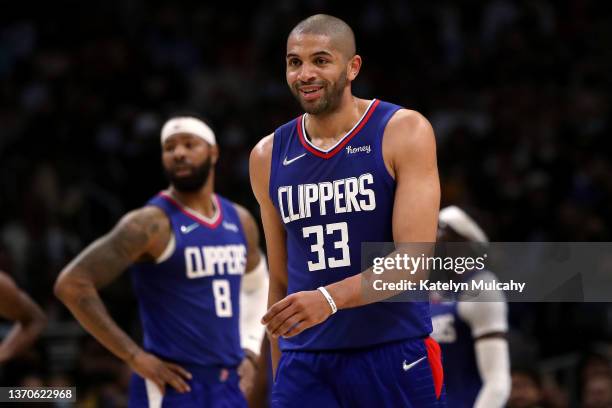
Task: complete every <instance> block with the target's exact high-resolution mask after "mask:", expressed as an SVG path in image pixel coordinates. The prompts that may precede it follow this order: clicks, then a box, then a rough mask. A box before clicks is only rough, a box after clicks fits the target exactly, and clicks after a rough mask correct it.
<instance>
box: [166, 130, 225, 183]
mask: <svg viewBox="0 0 612 408" xmlns="http://www.w3.org/2000/svg"><path fill="white" fill-rule="evenodd" d="M216 161H217V149H216V146H211V145H209V144H208V143H206V142H205V141H204V140H202V139H201V138H199V137H196V136H193V135H190V134H187V133H179V134H176V135H172V136H170V137H169V138H168V139H167V140H166V141H165V142H164V145H163V147H162V164H163V166H164V172H165V174H166V177H167V178H168V180H169V181H170V183H172V185H173V186H174V187H175V188H176V189H177V190H178V191H185V192H189V191H196V190H199V189H200V188H201V187H202V186H203V185H204V184H205V183H206V181H207V180H208V177H209V175H210V170H211V168H212V166H213V165H214V164H215V163H216Z"/></svg>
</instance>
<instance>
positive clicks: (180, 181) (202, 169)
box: [164, 156, 212, 193]
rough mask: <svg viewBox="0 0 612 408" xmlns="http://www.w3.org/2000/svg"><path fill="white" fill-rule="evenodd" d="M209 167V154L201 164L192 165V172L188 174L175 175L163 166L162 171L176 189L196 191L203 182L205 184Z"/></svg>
mask: <svg viewBox="0 0 612 408" xmlns="http://www.w3.org/2000/svg"><path fill="white" fill-rule="evenodd" d="M211 168H212V162H211V159H210V156H209V157H208V158H207V159H206V160H204V162H203V163H202V164H201V165H199V166H197V167H194V168H193V173H192V174H190V175H189V176H185V177H177V176H176V175H175V174H174V173H173V172H172V170H168V169H167V168H165V167H164V173H165V175H166V178H167V179H168V181H169V182H170V183H171V184H172V186H174V188H175V189H176V190H177V191H180V192H183V193H192V192H194V191H198V190H199V189H201V188H202V186H204V184H206V181H207V180H208V176H209V175H210V169H211Z"/></svg>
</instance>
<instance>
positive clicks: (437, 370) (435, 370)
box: [425, 337, 444, 399]
mask: <svg viewBox="0 0 612 408" xmlns="http://www.w3.org/2000/svg"><path fill="white" fill-rule="evenodd" d="M425 347H427V361H429V367H431V374H432V376H433V381H434V389H435V390H436V398H438V399H440V394H441V393H442V384H443V383H444V370H443V369H442V352H441V351H440V345H439V344H438V343H437V342H436V341H435V340H434V339H432V338H431V337H428V338H426V339H425Z"/></svg>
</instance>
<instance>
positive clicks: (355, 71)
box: [346, 54, 361, 81]
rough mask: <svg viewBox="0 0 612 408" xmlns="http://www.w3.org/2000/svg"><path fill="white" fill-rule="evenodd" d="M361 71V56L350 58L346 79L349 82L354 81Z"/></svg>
mask: <svg viewBox="0 0 612 408" xmlns="http://www.w3.org/2000/svg"><path fill="white" fill-rule="evenodd" d="M360 69H361V56H359V55H357V54H355V55H353V56H352V57H351V59H350V60H349V63H348V67H347V71H348V72H347V73H346V77H347V78H348V80H349V81H352V80H354V79H355V78H357V75H359V70H360Z"/></svg>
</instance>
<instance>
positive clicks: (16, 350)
mask: <svg viewBox="0 0 612 408" xmlns="http://www.w3.org/2000/svg"><path fill="white" fill-rule="evenodd" d="M0 316H2V317H3V318H5V319H8V320H11V321H13V322H15V323H14V325H13V327H12V328H11V330H10V331H9V333H8V334H7V335H6V337H5V338H4V340H3V341H2V343H0V363H3V362H5V361H7V360H9V359H11V358H13V357H15V356H18V355H19V354H21V353H22V352H24V351H25V350H27V349H28V348H29V347H30V346H31V345H32V344H33V343H34V341H35V340H36V338H37V337H38V336H39V335H40V333H41V332H42V330H43V329H44V328H45V325H46V322H47V319H46V317H45V314H44V313H43V311H42V310H41V308H40V307H39V306H38V305H37V304H36V303H35V302H34V301H33V300H32V299H31V298H30V297H29V296H28V295H27V294H26V293H25V292H23V291H22V290H20V289H19V288H18V287H17V285H16V284H15V282H13V280H12V279H11V278H10V277H9V276H8V275H7V274H5V273H4V272H2V271H0Z"/></svg>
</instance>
